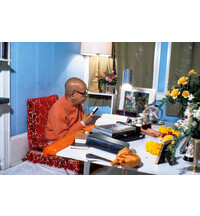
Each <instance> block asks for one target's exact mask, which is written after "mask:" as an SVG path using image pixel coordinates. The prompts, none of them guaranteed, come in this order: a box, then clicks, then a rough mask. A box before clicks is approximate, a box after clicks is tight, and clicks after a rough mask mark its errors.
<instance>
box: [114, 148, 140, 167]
mask: <svg viewBox="0 0 200 216" xmlns="http://www.w3.org/2000/svg"><path fill="white" fill-rule="evenodd" d="M110 164H111V165H112V166H113V165H122V166H125V167H139V166H140V164H141V158H140V157H139V156H138V155H137V154H136V153H135V152H133V151H131V150H130V149H129V148H127V147H124V148H123V149H122V150H120V151H119V152H118V154H117V155H116V159H115V160H114V161H112V162H110Z"/></svg>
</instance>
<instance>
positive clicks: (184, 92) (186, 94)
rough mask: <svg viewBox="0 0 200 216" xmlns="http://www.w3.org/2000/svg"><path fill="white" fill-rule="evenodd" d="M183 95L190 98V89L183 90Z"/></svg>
mask: <svg viewBox="0 0 200 216" xmlns="http://www.w3.org/2000/svg"><path fill="white" fill-rule="evenodd" d="M182 96H183V97H184V98H188V97H189V96H190V93H189V91H183V93H182Z"/></svg>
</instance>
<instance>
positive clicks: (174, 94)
mask: <svg viewBox="0 0 200 216" xmlns="http://www.w3.org/2000/svg"><path fill="white" fill-rule="evenodd" d="M179 94H180V91H179V90H178V89H174V90H173V91H172V92H171V94H170V95H171V96H172V98H173V99H176V98H177V96H178V95H179Z"/></svg>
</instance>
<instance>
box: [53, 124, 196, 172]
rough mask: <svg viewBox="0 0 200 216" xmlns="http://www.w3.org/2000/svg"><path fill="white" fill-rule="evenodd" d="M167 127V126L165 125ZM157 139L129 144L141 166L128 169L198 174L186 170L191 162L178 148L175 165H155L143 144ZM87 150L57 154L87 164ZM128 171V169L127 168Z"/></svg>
mask: <svg viewBox="0 0 200 216" xmlns="http://www.w3.org/2000/svg"><path fill="white" fill-rule="evenodd" d="M165 126H166V127H168V125H167V124H166V125H165ZM159 127H160V126H157V125H153V128H154V129H158V128H159ZM158 140H159V138H153V137H150V136H147V135H146V137H145V138H144V139H141V140H137V141H133V142H129V143H130V149H131V150H135V151H136V153H137V154H138V155H139V156H140V158H141V161H142V164H141V166H140V167H139V168H130V169H132V170H134V171H137V172H142V173H148V174H157V175H197V174H200V173H194V172H191V171H188V170H187V167H189V166H192V164H193V163H192V162H187V161H184V160H183V159H182V158H183V156H184V155H183V154H180V153H179V148H180V147H179V148H178V149H177V151H176V159H177V164H176V165H173V166H170V165H169V164H168V163H167V162H166V163H162V164H158V165H156V164H155V161H156V158H157V156H154V155H152V154H150V153H148V152H147V151H146V150H145V144H146V142H147V141H158ZM87 153H88V150H80V149H71V147H70V146H69V147H67V148H65V149H63V150H61V151H59V152H58V153H57V155H58V156H61V157H66V158H73V159H76V160H81V161H85V162H87V161H88V160H87V158H86V154H87ZM94 163H97V164H101V165H104V166H111V165H110V163H109V162H106V161H102V160H99V161H98V160H97V161H95V162H94ZM119 168H120V167H119ZM128 169H129V168H128Z"/></svg>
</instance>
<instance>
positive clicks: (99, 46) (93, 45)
mask: <svg viewBox="0 0 200 216" xmlns="http://www.w3.org/2000/svg"><path fill="white" fill-rule="evenodd" d="M81 54H82V55H89V56H92V55H93V56H94V55H97V54H98V55H104V56H111V55H112V42H81Z"/></svg>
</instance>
